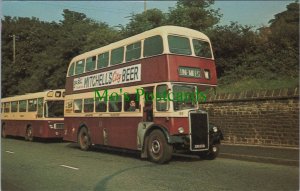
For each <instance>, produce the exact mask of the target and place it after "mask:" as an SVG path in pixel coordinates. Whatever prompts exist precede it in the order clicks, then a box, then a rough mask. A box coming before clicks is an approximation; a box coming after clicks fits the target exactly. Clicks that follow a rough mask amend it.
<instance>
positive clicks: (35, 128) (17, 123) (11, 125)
mask: <svg viewBox="0 0 300 191" xmlns="http://www.w3.org/2000/svg"><path fill="white" fill-rule="evenodd" d="M55 122H58V123H59V122H60V123H63V121H55ZM2 123H5V132H6V134H7V135H11V136H20V137H25V135H26V129H27V127H28V126H31V128H32V133H33V136H34V137H40V138H62V134H63V129H50V128H49V124H48V121H45V120H3V122H2ZM51 123H54V121H51Z"/></svg>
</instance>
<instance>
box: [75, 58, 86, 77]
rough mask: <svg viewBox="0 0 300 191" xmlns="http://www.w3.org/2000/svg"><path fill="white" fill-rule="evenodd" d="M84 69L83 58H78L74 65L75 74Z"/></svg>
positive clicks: (80, 72)
mask: <svg viewBox="0 0 300 191" xmlns="http://www.w3.org/2000/svg"><path fill="white" fill-rule="evenodd" d="M83 71H84V60H79V61H78V62H76V65H75V75H77V74H82V73H83Z"/></svg>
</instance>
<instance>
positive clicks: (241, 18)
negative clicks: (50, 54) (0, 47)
mask: <svg viewBox="0 0 300 191" xmlns="http://www.w3.org/2000/svg"><path fill="white" fill-rule="evenodd" d="M291 2H294V1H215V4H214V6H213V8H214V9H217V8H219V9H220V13H222V14H223V17H222V19H221V21H220V23H219V24H220V25H226V24H230V21H234V22H238V23H239V24H242V25H251V26H254V27H256V28H259V27H261V26H267V25H268V21H269V20H271V19H273V18H274V15H275V14H277V13H279V12H282V11H284V10H286V6H287V5H288V4H289V3H291ZM175 5H176V1H147V3H146V6H147V9H151V8H158V9H161V10H162V11H163V12H168V9H169V7H175ZM1 8H2V14H1V15H2V17H3V15H6V16H17V17H37V18H39V19H40V20H42V21H55V22H59V20H62V19H63V17H62V13H63V9H69V10H72V11H76V12H81V13H84V14H86V15H87V17H89V18H92V19H94V20H96V21H101V22H106V23H108V24H109V25H110V26H118V25H120V24H121V25H126V23H128V22H129V20H130V15H131V13H141V12H143V10H144V1H44V2H43V1H2V5H1Z"/></svg>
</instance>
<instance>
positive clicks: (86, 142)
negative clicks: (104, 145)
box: [78, 127, 91, 151]
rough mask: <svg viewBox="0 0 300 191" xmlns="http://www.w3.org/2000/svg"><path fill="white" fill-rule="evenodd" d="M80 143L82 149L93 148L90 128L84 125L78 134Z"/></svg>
mask: <svg viewBox="0 0 300 191" xmlns="http://www.w3.org/2000/svg"><path fill="white" fill-rule="evenodd" d="M78 143H79V146H80V148H81V150H84V151H87V150H89V149H90V148H91V138H90V135H89V133H88V130H87V129H86V128H85V127H84V128H81V129H80V131H79V134H78Z"/></svg>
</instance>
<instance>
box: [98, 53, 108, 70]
mask: <svg viewBox="0 0 300 191" xmlns="http://www.w3.org/2000/svg"><path fill="white" fill-rule="evenodd" d="M108 61H109V52H105V53H102V54H99V55H98V63H97V69H99V68H105V67H107V66H108Z"/></svg>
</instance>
